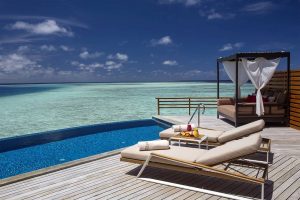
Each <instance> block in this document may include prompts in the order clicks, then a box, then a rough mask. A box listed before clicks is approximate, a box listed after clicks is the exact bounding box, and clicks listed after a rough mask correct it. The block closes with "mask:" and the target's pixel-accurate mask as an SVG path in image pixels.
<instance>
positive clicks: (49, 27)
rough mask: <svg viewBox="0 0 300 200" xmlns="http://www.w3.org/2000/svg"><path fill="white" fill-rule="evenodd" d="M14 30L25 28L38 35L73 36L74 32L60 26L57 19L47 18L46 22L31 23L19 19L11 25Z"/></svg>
mask: <svg viewBox="0 0 300 200" xmlns="http://www.w3.org/2000/svg"><path fill="white" fill-rule="evenodd" d="M9 28H10V29H12V30H24V31H27V32H29V33H33V34H38V35H52V34H56V35H66V36H73V33H72V32H71V31H69V30H67V29H66V28H65V27H62V26H59V25H58V24H57V23H56V21H55V20H50V19H49V20H45V21H44V22H41V23H37V24H31V23H27V22H23V21H17V22H15V23H14V24H12V25H10V26H9Z"/></svg>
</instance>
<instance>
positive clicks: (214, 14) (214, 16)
mask: <svg viewBox="0 0 300 200" xmlns="http://www.w3.org/2000/svg"><path fill="white" fill-rule="evenodd" d="M222 18H223V15H221V14H220V13H217V12H215V11H214V12H212V13H210V14H208V15H207V19H222Z"/></svg>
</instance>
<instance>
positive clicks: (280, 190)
mask: <svg viewBox="0 0 300 200" xmlns="http://www.w3.org/2000/svg"><path fill="white" fill-rule="evenodd" d="M299 178H300V170H299V171H298V172H297V173H295V174H293V176H291V177H290V178H289V179H288V180H287V181H285V182H284V183H283V184H281V185H280V186H279V187H278V188H277V189H276V190H275V191H274V192H273V195H272V198H275V199H276V198H277V197H278V196H279V195H280V194H282V193H283V192H284V191H285V190H286V189H287V188H288V187H290V186H291V185H292V184H293V183H294V182H295V181H297V180H298V179H299ZM296 184H297V185H298V187H299V186H300V183H299V182H297V183H296ZM293 192H294V191H293Z"/></svg>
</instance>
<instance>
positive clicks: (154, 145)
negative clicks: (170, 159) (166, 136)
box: [138, 140, 170, 151]
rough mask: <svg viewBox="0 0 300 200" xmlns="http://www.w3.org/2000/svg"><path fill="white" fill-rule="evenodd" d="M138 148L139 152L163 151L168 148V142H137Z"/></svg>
mask: <svg viewBox="0 0 300 200" xmlns="http://www.w3.org/2000/svg"><path fill="white" fill-rule="evenodd" d="M138 146H139V149H140V151H151V150H163V149H169V148H170V147H169V141H168V140H156V141H144V142H138Z"/></svg>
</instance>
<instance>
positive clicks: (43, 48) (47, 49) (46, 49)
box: [40, 44, 56, 51]
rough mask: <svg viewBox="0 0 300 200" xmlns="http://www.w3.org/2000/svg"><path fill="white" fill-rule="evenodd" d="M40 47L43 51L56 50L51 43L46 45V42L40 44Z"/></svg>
mask: <svg viewBox="0 0 300 200" xmlns="http://www.w3.org/2000/svg"><path fill="white" fill-rule="evenodd" d="M40 49H41V50H43V51H56V48H55V47H54V46H53V45H46V44H44V45H42V46H41V47H40Z"/></svg>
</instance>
